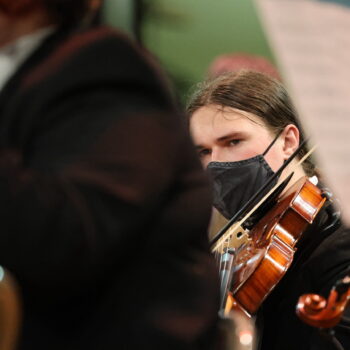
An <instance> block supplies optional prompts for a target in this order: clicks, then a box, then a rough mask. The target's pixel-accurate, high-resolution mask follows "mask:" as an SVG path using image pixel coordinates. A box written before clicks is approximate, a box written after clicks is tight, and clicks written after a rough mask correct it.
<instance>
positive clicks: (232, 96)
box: [187, 70, 315, 176]
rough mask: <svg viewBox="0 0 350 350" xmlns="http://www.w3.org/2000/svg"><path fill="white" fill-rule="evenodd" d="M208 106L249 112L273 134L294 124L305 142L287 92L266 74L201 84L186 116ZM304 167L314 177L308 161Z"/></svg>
mask: <svg viewBox="0 0 350 350" xmlns="http://www.w3.org/2000/svg"><path fill="white" fill-rule="evenodd" d="M208 105H217V106H219V107H223V108H224V107H231V108H235V109H239V110H242V111H246V112H249V113H252V114H254V115H256V116H258V117H259V118H261V120H262V121H264V123H265V125H266V126H267V128H268V129H270V130H271V132H272V133H273V134H274V135H277V133H279V132H280V131H281V130H283V129H284V128H285V127H286V126H287V125H288V124H294V125H295V126H296V127H297V128H298V129H299V131H300V142H303V140H304V132H303V130H302V128H301V125H300V122H299V120H298V115H297V112H296V110H295V108H294V106H293V104H292V101H291V99H290V97H289V95H288V93H287V91H286V89H285V88H284V87H283V85H282V84H281V83H280V82H279V81H277V80H275V79H273V78H271V77H269V76H267V75H265V74H262V73H258V72H255V71H249V70H241V71H238V72H233V73H227V74H224V75H221V76H219V77H217V78H215V79H214V80H209V81H205V82H203V83H200V84H199V85H198V86H197V90H196V91H195V92H194V94H193V95H192V98H191V99H190V101H189V103H188V106H187V112H188V115H189V117H190V116H191V115H192V114H193V113H194V112H195V111H197V110H198V109H199V108H201V107H204V106H208ZM307 151H308V148H307V145H305V146H304V147H303V148H302V149H301V150H300V153H299V157H302V156H303V155H304V154H305V153H307ZM303 167H304V170H305V172H306V173H307V175H309V176H311V175H313V174H314V169H315V166H314V163H313V162H312V161H311V160H310V158H308V159H307V160H306V161H305V162H304V163H303Z"/></svg>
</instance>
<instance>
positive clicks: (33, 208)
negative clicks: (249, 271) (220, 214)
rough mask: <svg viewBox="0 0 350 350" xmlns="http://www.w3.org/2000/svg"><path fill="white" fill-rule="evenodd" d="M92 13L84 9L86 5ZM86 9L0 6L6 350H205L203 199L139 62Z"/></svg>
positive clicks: (172, 121) (207, 262) (210, 312)
mask: <svg viewBox="0 0 350 350" xmlns="http://www.w3.org/2000/svg"><path fill="white" fill-rule="evenodd" d="M97 3H98V2H97ZM91 4H94V6H95V5H96V2H95V1H93V2H90V1H85V0H0V183H1V190H0V193H1V196H0V207H1V220H0V222H1V224H0V225H1V235H0V263H1V264H2V265H3V266H5V267H6V268H7V269H8V270H10V271H11V272H12V274H13V275H14V276H15V278H16V280H17V282H18V285H19V286H20V291H21V296H22V305H23V322H22V328H21V331H20V335H19V339H18V349H23V350H26V349H35V350H40V349H45V350H47V349H50V350H55V349H57V350H58V349H59V350H62V349H65V350H78V349H81V350H89V349H91V350H92V349H94V350H96V349H98V350H109V349H113V350H114V349H139V348H140V347H143V348H144V347H145V348H149V349H211V348H213V346H214V343H215V341H216V340H215V337H216V319H217V308H218V293H217V292H218V286H217V283H216V282H217V280H216V272H215V271H214V268H213V262H212V259H211V257H210V255H209V250H208V243H207V237H206V228H207V223H208V217H209V215H210V198H211V196H210V193H209V192H210V191H209V189H208V185H207V180H206V177H205V175H204V174H203V172H202V170H201V167H200V164H199V162H198V161H197V157H196V154H195V152H194V150H193V149H192V144H191V142H190V139H189V137H188V134H187V131H186V128H185V127H184V123H183V121H181V118H180V116H179V115H178V113H177V112H176V108H175V107H174V104H173V102H172V100H171V98H170V97H169V96H168V93H167V88H166V87H165V86H164V84H163V78H162V76H161V74H160V73H159V71H158V69H157V68H156V67H154V65H153V62H152V60H151V59H150V57H149V56H148V55H147V54H146V53H145V52H143V50H141V49H140V48H138V47H136V46H135V45H134V44H133V43H131V42H130V41H129V40H128V39H127V38H126V37H125V36H124V35H123V34H122V33H119V32H115V31H114V30H112V29H109V28H105V27H94V28H91V27H90V26H89V18H91V13H90V9H91Z"/></svg>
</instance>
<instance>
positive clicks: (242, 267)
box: [220, 177, 326, 317]
mask: <svg viewBox="0 0 350 350" xmlns="http://www.w3.org/2000/svg"><path fill="white" fill-rule="evenodd" d="M325 200H326V198H325V197H324V196H323V194H322V191H321V190H320V189H319V188H318V187H317V186H315V185H314V184H312V183H311V182H310V181H309V180H308V179H307V178H306V177H304V178H301V179H300V180H298V181H297V182H296V183H295V184H294V185H292V186H291V187H290V188H289V189H288V191H287V192H286V193H285V194H284V195H283V196H282V197H281V198H279V199H277V200H276V204H275V205H274V206H273V207H272V209H270V210H269V211H268V212H267V213H266V214H265V215H264V216H263V217H262V219H260V220H259V221H258V223H257V224H256V225H255V226H254V227H253V228H252V229H251V230H250V232H248V233H247V232H246V230H243V231H242V230H240V232H239V235H238V236H240V237H242V236H245V239H244V243H242V244H241V245H240V246H239V247H238V248H236V249H233V248H232V246H231V243H230V242H229V241H230V239H231V238H233V237H235V239H236V240H237V235H236V234H232V235H231V237H229V238H228V239H226V241H225V243H224V244H223V246H222V247H221V248H220V249H221V251H220V252H221V253H222V256H223V257H224V259H225V263H226V262H228V263H227V264H225V266H226V272H227V270H230V274H229V275H227V274H226V278H225V279H224V289H225V290H224V291H222V308H223V310H224V314H229V313H230V311H231V310H238V311H242V312H243V313H245V314H246V315H247V316H249V317H251V316H252V315H254V314H255V313H256V312H257V310H258V309H259V307H260V305H261V304H262V303H263V301H264V300H265V298H266V297H267V296H268V295H269V294H270V292H271V291H272V290H273V288H274V287H275V286H276V285H277V284H278V282H279V281H280V280H281V279H282V277H283V276H284V275H285V273H286V271H287V270H288V268H289V267H290V265H291V263H292V261H293V257H294V253H295V251H296V244H297V242H298V240H299V239H300V237H301V236H302V233H303V232H304V231H305V230H306V228H307V227H308V226H309V225H310V224H312V222H313V221H314V219H315V217H316V215H317V214H318V212H319V211H320V209H321V208H322V206H323V204H324V203H325ZM225 245H226V246H225ZM227 266H229V267H227ZM224 270H225V268H224ZM227 276H229V277H227Z"/></svg>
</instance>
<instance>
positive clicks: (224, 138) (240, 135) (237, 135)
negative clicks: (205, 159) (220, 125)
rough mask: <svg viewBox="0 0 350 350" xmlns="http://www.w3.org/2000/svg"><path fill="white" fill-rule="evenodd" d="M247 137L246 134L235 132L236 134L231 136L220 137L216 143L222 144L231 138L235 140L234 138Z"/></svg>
mask: <svg viewBox="0 0 350 350" xmlns="http://www.w3.org/2000/svg"><path fill="white" fill-rule="evenodd" d="M245 135H246V133H245V132H242V131H235V132H230V133H229V134H226V135H223V136H220V137H218V138H217V139H216V140H215V141H216V142H222V141H226V140H227V139H231V138H234V137H243V136H245Z"/></svg>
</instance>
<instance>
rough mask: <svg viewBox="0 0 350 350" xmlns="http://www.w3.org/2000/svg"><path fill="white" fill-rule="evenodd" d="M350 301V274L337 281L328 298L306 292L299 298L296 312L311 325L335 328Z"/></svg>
mask: <svg viewBox="0 0 350 350" xmlns="http://www.w3.org/2000/svg"><path fill="white" fill-rule="evenodd" d="M349 302H350V276H346V277H344V278H343V279H341V280H340V281H338V282H337V283H336V285H335V286H334V287H333V288H332V290H331V291H330V293H329V296H328V299H327V300H326V299H325V298H324V297H322V296H320V295H318V294H305V295H302V296H301V297H300V298H299V301H298V304H297V308H296V313H297V315H298V316H299V318H300V319H301V320H302V321H304V322H305V323H307V324H308V325H310V326H313V327H317V328H333V327H334V326H336V325H337V323H338V322H339V321H340V319H341V317H342V315H343V312H344V310H345V308H346V307H347V305H348V304H349Z"/></svg>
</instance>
